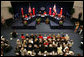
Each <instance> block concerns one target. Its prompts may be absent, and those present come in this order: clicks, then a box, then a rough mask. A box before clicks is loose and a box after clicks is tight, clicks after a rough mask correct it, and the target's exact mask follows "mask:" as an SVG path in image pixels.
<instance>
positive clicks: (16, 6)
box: [11, 1, 74, 15]
mask: <svg viewBox="0 0 84 57" xmlns="http://www.w3.org/2000/svg"><path fill="white" fill-rule="evenodd" d="M29 3H30V6H31V8H33V7H35V13H38V11H39V10H40V8H41V7H45V10H46V12H47V13H48V12H49V7H51V8H53V6H54V4H56V10H57V13H58V14H59V13H60V8H61V7H62V8H63V15H64V14H66V13H67V12H68V13H70V10H71V9H72V7H73V3H74V2H55V1H54V2H49V1H48V2H42V1H41V2H40V1H39V2H11V4H12V7H13V9H14V14H16V13H19V14H21V7H23V8H24V13H25V14H27V13H28V7H29ZM52 12H53V10H52Z"/></svg>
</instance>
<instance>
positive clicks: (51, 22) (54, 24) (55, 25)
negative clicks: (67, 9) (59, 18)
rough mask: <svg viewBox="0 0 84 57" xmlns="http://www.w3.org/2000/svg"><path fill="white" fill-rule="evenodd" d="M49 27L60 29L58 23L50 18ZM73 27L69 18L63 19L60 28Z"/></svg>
mask: <svg viewBox="0 0 84 57" xmlns="http://www.w3.org/2000/svg"><path fill="white" fill-rule="evenodd" d="M50 28H51V29H60V27H59V24H57V23H55V22H54V21H52V20H50ZM73 28H74V25H73V24H72V23H71V22H70V21H69V20H65V21H64V24H63V27H62V28H61V29H73Z"/></svg>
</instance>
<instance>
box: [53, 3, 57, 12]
mask: <svg viewBox="0 0 84 57" xmlns="http://www.w3.org/2000/svg"><path fill="white" fill-rule="evenodd" d="M53 11H54V12H55V13H56V4H54V7H53Z"/></svg>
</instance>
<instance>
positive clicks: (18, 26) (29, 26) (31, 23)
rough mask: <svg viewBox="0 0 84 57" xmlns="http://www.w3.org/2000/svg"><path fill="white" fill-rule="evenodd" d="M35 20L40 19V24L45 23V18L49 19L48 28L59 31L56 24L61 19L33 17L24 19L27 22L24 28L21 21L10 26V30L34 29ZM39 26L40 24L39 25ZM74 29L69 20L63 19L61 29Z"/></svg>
mask: <svg viewBox="0 0 84 57" xmlns="http://www.w3.org/2000/svg"><path fill="white" fill-rule="evenodd" d="M36 18H41V19H42V22H45V19H46V18H49V20H50V23H49V25H50V28H51V29H60V27H59V24H58V22H59V21H60V20H61V19H55V18H53V17H51V16H45V17H42V16H34V17H33V18H31V19H28V18H27V19H26V20H27V21H28V24H27V25H26V26H24V24H23V23H22V20H21V19H18V20H16V21H15V22H14V23H13V24H12V28H13V29H36V26H37V24H36ZM39 25H40V24H39ZM73 28H74V24H72V23H71V21H70V20H69V19H65V21H64V23H63V27H62V28H61V29H73Z"/></svg>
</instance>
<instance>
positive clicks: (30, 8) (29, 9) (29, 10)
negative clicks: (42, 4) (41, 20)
mask: <svg viewBox="0 0 84 57" xmlns="http://www.w3.org/2000/svg"><path fill="white" fill-rule="evenodd" d="M29 13H31V6H30V3H29Z"/></svg>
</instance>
